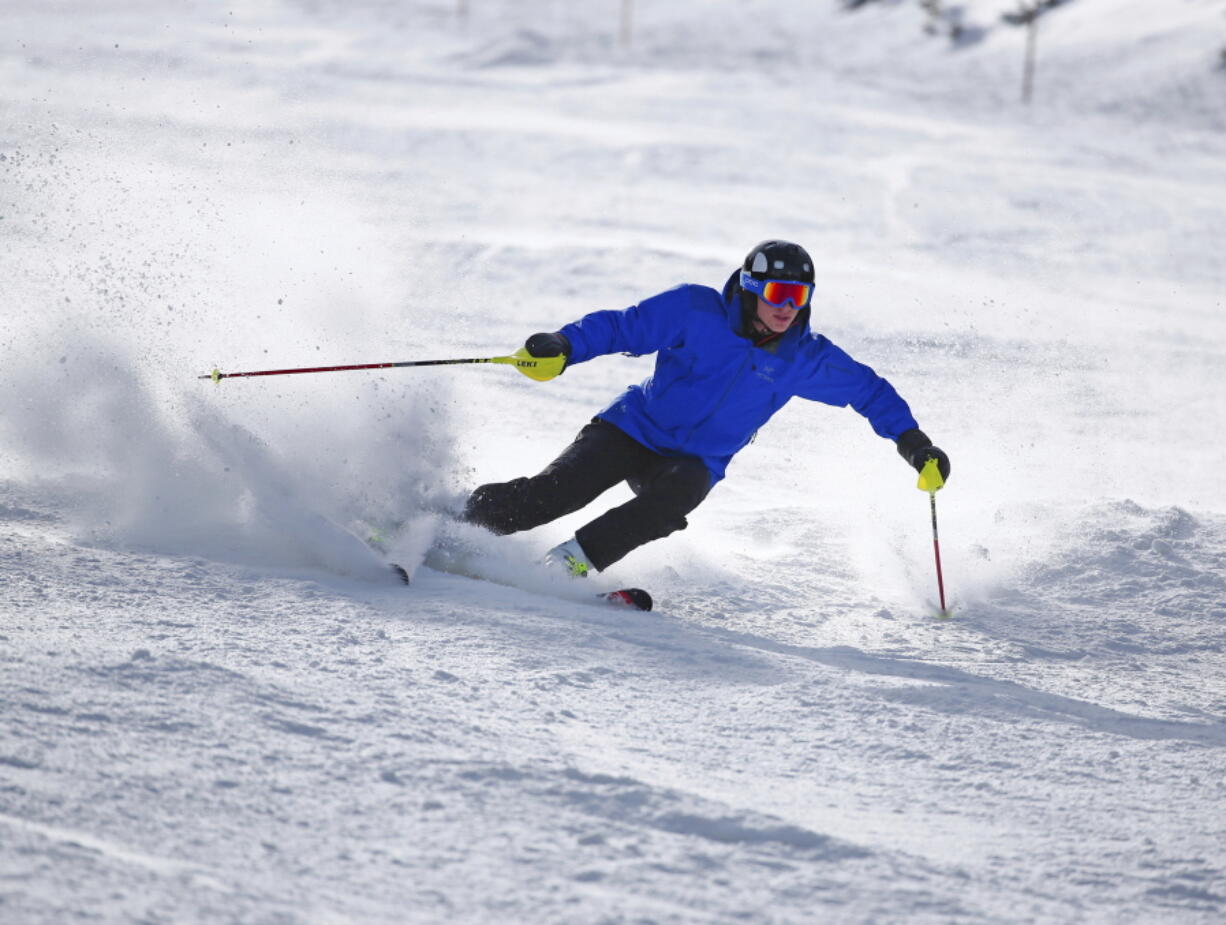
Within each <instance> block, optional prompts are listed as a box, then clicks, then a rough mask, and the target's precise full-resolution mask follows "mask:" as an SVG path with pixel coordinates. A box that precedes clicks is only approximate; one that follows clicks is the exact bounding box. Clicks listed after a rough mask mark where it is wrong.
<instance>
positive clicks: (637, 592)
mask: <svg viewBox="0 0 1226 925" xmlns="http://www.w3.org/2000/svg"><path fill="white" fill-rule="evenodd" d="M388 566H389V567H390V568H391V570H392V571H393V572H394V573H395V574H396V578H397V579H398V580H399V581H400V582H401V583H402V584H406V585H408V584H412V579H411V578H410V577H409V573H408V571H407V570H406V569H405V567H404V566H402V565H398V564H397V563H395V562H389V563H388ZM451 574H453V575H457V574H458V575H461V576H463V577H465V578H474V579H476V580H478V581H489V580H490V579H488V578H483V577H481V576H478V575H474V574H471V573H466V572H462V571H459V570H454V571H451ZM595 597H596V599H597V600H600V601H604V602H605V603H606V604H612V605H613V606H615V607H632V608H634V609H635V610H644V611H645V610H651V608H652V606H653V605H654V601H652V599H651V595H650V594H648V593H647V592H646V591H644V590H643V589H642V588H618V589H617V590H616V591H601V592H599V593H597V594H596V595H595Z"/></svg>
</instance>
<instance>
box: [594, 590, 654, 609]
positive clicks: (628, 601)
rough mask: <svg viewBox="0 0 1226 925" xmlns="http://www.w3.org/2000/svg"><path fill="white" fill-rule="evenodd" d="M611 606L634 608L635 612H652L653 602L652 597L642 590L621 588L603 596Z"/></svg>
mask: <svg viewBox="0 0 1226 925" xmlns="http://www.w3.org/2000/svg"><path fill="white" fill-rule="evenodd" d="M603 597H604V599H605V600H606V601H608V602H609V603H610V604H617V605H619V606H622V607H633V608H634V609H635V610H651V608H652V605H653V603H654V602H653V601H652V599H651V595H650V594H648V593H647V592H646V591H644V590H643V589H642V588H621V589H620V590H617V591H610V592H609V593H608V594H605V595H603Z"/></svg>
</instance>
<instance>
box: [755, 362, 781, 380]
mask: <svg viewBox="0 0 1226 925" xmlns="http://www.w3.org/2000/svg"><path fill="white" fill-rule="evenodd" d="M775 371H776V370H775V366H774V364H773V363H767V364H765V365H764V366H763V367H762V368H761V369H757V370H754V375H755V376H757V377H758V378H759V379H762V380H765V381H766V382H774V381H775Z"/></svg>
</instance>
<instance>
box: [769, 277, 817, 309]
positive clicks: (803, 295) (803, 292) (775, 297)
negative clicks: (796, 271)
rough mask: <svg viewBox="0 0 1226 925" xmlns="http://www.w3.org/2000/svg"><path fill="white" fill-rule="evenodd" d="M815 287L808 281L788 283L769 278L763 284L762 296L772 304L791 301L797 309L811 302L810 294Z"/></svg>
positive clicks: (783, 303)
mask: <svg viewBox="0 0 1226 925" xmlns="http://www.w3.org/2000/svg"><path fill="white" fill-rule="evenodd" d="M812 294H813V287H812V286H810V285H809V284H808V283H786V282H782V281H780V280H767V281H766V282H765V283H764V284H763V285H762V298H763V299H764V300H765V301H766V302H767V303H768V304H770V305H786V304H787V303H788V302H791V303H792V305H794V306H795V307H796V310H797V311H799V310H800V309H802V308H804V307H805V306H806V305H808V304H809V296H810V295H812Z"/></svg>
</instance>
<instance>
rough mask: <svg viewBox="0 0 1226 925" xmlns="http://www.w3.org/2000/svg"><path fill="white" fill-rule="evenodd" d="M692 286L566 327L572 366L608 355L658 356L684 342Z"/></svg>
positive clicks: (593, 313)
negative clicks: (656, 353) (650, 354)
mask: <svg viewBox="0 0 1226 925" xmlns="http://www.w3.org/2000/svg"><path fill="white" fill-rule="evenodd" d="M693 288H694V287H692V286H688V285H687V286H677V287H676V288H674V289H669V290H668V291H667V292H662V293H660V294H659V295H654V296H652V297H651V298H649V299H644V300H643V301H642V302H640V303H639V304H638V305H632V306H631V307H630V308H627V309H624V310H622V311H600V312H592V313H591V314H590V315H584V316H583V317H582V318H580V319H579V320H578V321H575V322H572V323H571V324H568V325H566V326H565V327H564V328H562V330H561V332H560V333H562V334H564V335H566V338H567V339H568V340H569V341H570V346H571V353H570V361H569V363H570V365H571V366H573V365H574V364H576V363H582V362H584V361H585V360H590V359H591V358H592V357H598V356H604V355H605V354H608V353H632V354H634V355H635V356H640V355H642V354H645V353H655V352H656V351H657V350H660V349H662V348H664V347H670V346H673V345H675V344H677V343H679V342H680V341H681V339H682V332H683V329H684V322H685V316H686V313H687V312H688V310H689V309H690V307H691V305H692V303H693V293H692V291H691V290H692V289H693Z"/></svg>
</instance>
